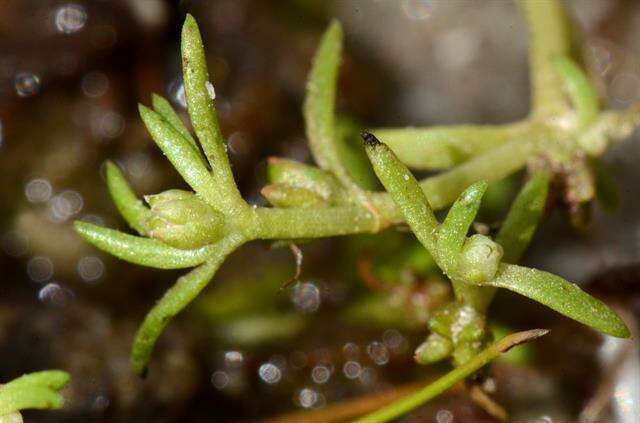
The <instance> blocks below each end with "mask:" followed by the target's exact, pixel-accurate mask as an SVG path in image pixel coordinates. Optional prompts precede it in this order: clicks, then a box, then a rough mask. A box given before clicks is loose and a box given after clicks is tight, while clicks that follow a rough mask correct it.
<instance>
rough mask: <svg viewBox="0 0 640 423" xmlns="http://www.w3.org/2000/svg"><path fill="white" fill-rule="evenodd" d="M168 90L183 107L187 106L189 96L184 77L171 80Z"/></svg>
mask: <svg viewBox="0 0 640 423" xmlns="http://www.w3.org/2000/svg"><path fill="white" fill-rule="evenodd" d="M168 92H169V95H170V96H171V98H172V99H173V100H174V101H175V102H176V103H178V104H179V105H180V106H181V107H182V108H183V109H186V108H187V96H186V94H185V92H184V84H183V83H182V79H180V78H176V79H175V80H174V81H173V82H171V84H169V88H168Z"/></svg>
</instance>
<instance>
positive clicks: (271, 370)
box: [258, 363, 282, 385]
mask: <svg viewBox="0 0 640 423" xmlns="http://www.w3.org/2000/svg"><path fill="white" fill-rule="evenodd" d="M258 376H260V379H262V381H263V382H265V383H268V384H269V385H275V384H276V383H278V382H280V379H282V371H281V370H280V369H279V368H278V366H276V365H275V364H273V363H264V364H263V365H261V366H260V368H259V369H258Z"/></svg>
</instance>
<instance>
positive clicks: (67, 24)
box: [53, 3, 87, 34]
mask: <svg viewBox="0 0 640 423" xmlns="http://www.w3.org/2000/svg"><path fill="white" fill-rule="evenodd" d="M53 19H54V23H55V25H56V29H57V30H58V32H61V33H63V34H73V33H74V32H78V31H80V30H81V29H82V28H84V26H85V24H86V23H87V11H86V9H85V8H84V6H82V5H80V4H75V3H68V4H64V5H62V6H60V7H58V8H57V9H56V11H55V13H54V15H53Z"/></svg>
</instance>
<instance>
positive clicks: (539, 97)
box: [519, 0, 571, 115]
mask: <svg viewBox="0 0 640 423" xmlns="http://www.w3.org/2000/svg"><path fill="white" fill-rule="evenodd" d="M519 5H520V8H521V10H522V13H523V15H524V16H525V18H526V20H527V26H528V28H529V43H530V46H529V68H530V69H531V76H530V80H531V97H532V98H531V101H532V105H531V106H532V113H533V114H534V115H537V114H541V113H544V115H554V114H556V113H558V112H562V111H563V110H564V109H565V108H566V103H565V101H564V98H563V92H562V90H561V87H562V81H561V80H560V77H559V75H558V73H557V72H556V70H555V69H554V65H553V63H552V61H553V59H554V58H556V57H561V56H569V55H570V47H571V43H570V40H571V36H570V35H571V34H570V30H569V22H568V19H567V16H566V14H565V11H564V9H563V6H562V4H561V3H560V2H559V1H547V0H520V2H519Z"/></svg>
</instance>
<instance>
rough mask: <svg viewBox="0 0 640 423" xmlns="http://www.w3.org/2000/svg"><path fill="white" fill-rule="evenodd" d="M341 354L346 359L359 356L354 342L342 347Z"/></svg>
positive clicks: (357, 347)
mask: <svg viewBox="0 0 640 423" xmlns="http://www.w3.org/2000/svg"><path fill="white" fill-rule="evenodd" d="M342 353H343V354H344V355H345V357H347V358H354V357H357V356H358V355H359V354H360V347H359V346H358V345H357V344H356V343H354V342H347V343H346V344H344V346H343V347H342Z"/></svg>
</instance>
